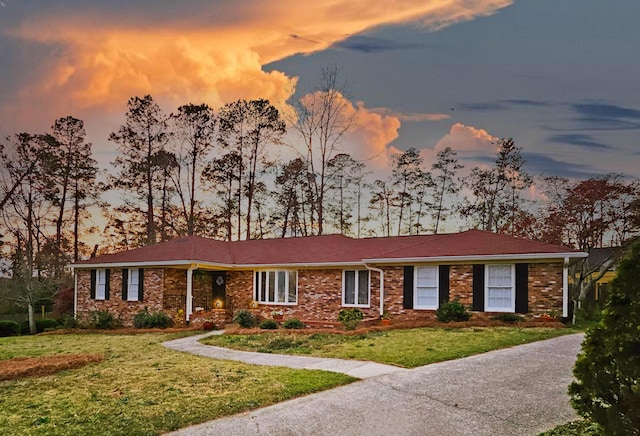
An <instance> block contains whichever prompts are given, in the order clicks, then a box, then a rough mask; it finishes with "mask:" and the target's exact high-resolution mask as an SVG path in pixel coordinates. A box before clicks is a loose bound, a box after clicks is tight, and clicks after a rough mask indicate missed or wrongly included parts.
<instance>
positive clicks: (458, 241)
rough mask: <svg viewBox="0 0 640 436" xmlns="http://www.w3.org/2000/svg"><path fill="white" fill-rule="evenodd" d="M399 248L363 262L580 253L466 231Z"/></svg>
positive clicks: (429, 237) (424, 238)
mask: <svg viewBox="0 0 640 436" xmlns="http://www.w3.org/2000/svg"><path fill="white" fill-rule="evenodd" d="M409 238H410V239H412V241H411V242H408V243H407V244H405V245H404V246H402V247H398V248H392V249H389V250H386V251H378V252H377V254H376V255H375V256H368V257H366V258H365V259H366V260H371V261H375V260H378V261H380V260H394V259H421V258H425V259H429V258H437V259H440V258H456V257H462V258H475V257H497V256H499V257H507V256H515V257H519V256H525V255H526V256H535V257H539V258H544V257H564V256H565V255H568V256H569V257H582V255H581V254H580V252H578V251H576V250H573V249H571V248H567V247H563V246H559V245H552V244H547V243H544V242H538V241H532V240H529V239H522V238H516V237H513V236H508V235H502V234H497V233H492V232H487V231H482V230H467V231H465V232H461V233H450V234H440V235H426V236H413V237H409Z"/></svg>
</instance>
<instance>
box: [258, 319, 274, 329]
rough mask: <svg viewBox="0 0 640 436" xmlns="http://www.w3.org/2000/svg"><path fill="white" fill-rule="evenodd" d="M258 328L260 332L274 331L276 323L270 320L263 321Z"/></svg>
mask: <svg viewBox="0 0 640 436" xmlns="http://www.w3.org/2000/svg"><path fill="white" fill-rule="evenodd" d="M260 328H261V329H262V330H275V329H277V328H278V323H277V322H275V321H274V320H272V319H265V320H264V321H262V322H261V323H260Z"/></svg>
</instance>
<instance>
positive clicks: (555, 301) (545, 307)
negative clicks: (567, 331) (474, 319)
mask: <svg viewBox="0 0 640 436" xmlns="http://www.w3.org/2000/svg"><path fill="white" fill-rule="evenodd" d="M383 271H384V288H385V304H384V307H385V310H386V311H387V312H388V313H389V314H390V315H391V316H392V317H393V318H394V319H399V320H408V319H429V318H434V311H431V310H413V309H403V304H402V302H403V282H404V268H403V267H402V266H388V267H384V268H383ZM121 280H122V273H121V270H119V269H112V270H111V293H110V299H109V300H107V301H100V300H91V299H90V298H89V282H90V275H89V270H78V314H79V316H80V318H82V317H83V316H86V315H87V314H88V313H89V312H90V311H94V310H109V311H110V312H112V313H114V314H115V313H118V314H120V317H121V318H122V321H123V324H124V325H131V324H132V322H133V315H135V314H136V313H137V312H138V311H140V310H142V309H144V308H145V307H147V308H148V309H149V311H152V312H154V311H159V310H162V309H163V304H164V306H165V307H164V309H165V312H167V313H169V314H170V315H171V316H172V317H174V318H175V317H176V315H177V310H176V309H173V308H172V309H171V310H170V309H169V308H168V307H167V305H166V301H169V299H170V298H172V296H178V297H179V298H183V297H186V288H187V282H186V270H184V269H170V268H167V269H145V274H144V301H142V302H133V301H122V298H121V283H122V282H121ZM370 283H371V301H370V303H371V304H370V306H369V307H368V308H360V310H361V311H362V312H363V313H364V315H365V317H366V318H375V317H377V316H378V315H379V301H380V300H379V295H380V289H379V275H378V273H377V272H374V271H371V273H370ZM449 284H450V293H449V297H450V299H451V300H454V299H458V300H459V301H460V302H462V303H463V304H464V305H466V306H467V307H469V308H470V307H471V304H472V299H473V267H472V265H451V267H450V270H449ZM210 293H211V276H210V275H209V273H208V272H202V273H196V274H194V281H193V295H194V310H195V301H197V299H198V298H200V297H205V296H207V295H210ZM226 293H227V298H226V301H225V308H224V309H225V311H224V312H221V311H216V313H215V316H213V312H212V311H211V308H205V309H206V310H205V313H204V314H198V319H199V318H202V319H208V318H216V323H217V324H223V323H224V322H230V321H231V320H232V319H233V314H234V313H235V312H236V311H237V310H239V309H249V308H250V304H251V302H252V301H253V271H229V272H228V273H227V288H226ZM163 295H164V300H163ZM180 301H183V300H180ZM182 308H183V307H182ZM342 308H343V307H342V270H341V269H313V270H299V271H298V304H297V305H276V304H274V305H271V304H260V305H259V306H258V308H257V309H255V310H254V312H255V313H256V314H257V315H258V316H259V317H262V318H271V317H272V316H271V312H272V311H274V310H281V311H282V312H284V318H285V319H287V318H298V319H301V320H307V321H336V320H337V317H338V313H339V312H340V310H341V309H342ZM549 310H554V311H556V312H558V313H561V312H562V263H559V262H558V263H531V264H529V313H530V315H531V316H536V315H540V314H543V313H545V312H547V311H549ZM192 319H193V320H195V319H196V317H195V316H194V317H192Z"/></svg>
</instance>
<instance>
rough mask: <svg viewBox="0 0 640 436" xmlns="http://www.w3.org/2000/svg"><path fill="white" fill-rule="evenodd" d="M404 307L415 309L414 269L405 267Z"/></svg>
mask: <svg viewBox="0 0 640 436" xmlns="http://www.w3.org/2000/svg"><path fill="white" fill-rule="evenodd" d="M402 307H403V308H404V309H413V267H412V266H405V267H404V282H403V284H402Z"/></svg>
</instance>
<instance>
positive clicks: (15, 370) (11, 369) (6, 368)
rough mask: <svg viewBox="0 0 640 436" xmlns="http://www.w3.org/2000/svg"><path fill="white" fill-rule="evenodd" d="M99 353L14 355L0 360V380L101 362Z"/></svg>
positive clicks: (47, 373) (43, 373)
mask: <svg viewBox="0 0 640 436" xmlns="http://www.w3.org/2000/svg"><path fill="white" fill-rule="evenodd" d="M103 360H104V356H103V355H101V354H61V355H57V356H45V357H16V358H14V359H9V360H0V380H14V379H18V378H24V377H40V376H44V375H51V374H55V373H57V372H59V371H63V370H66V369H75V368H80V367H82V366H85V365H88V364H90V363H96V362H102V361H103Z"/></svg>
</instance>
